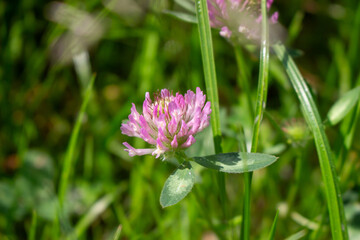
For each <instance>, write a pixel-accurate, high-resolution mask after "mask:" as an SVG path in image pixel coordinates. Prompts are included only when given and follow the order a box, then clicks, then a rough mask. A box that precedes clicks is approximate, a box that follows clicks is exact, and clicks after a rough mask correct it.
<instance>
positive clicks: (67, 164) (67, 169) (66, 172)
mask: <svg viewBox="0 0 360 240" xmlns="http://www.w3.org/2000/svg"><path fill="white" fill-rule="evenodd" d="M94 81H95V75H93V77H92V79H91V81H90V83H89V86H88V87H87V89H86V92H85V95H84V100H83V103H82V105H81V108H80V112H79V115H78V118H77V119H76V122H75V126H74V128H73V130H72V133H71V137H70V142H69V145H68V148H67V150H66V155H65V159H64V164H63V169H62V172H61V178H60V187H59V203H60V207H61V208H62V207H63V204H64V200H65V194H66V190H67V187H68V183H69V178H70V174H71V171H72V168H73V167H74V166H73V164H72V163H73V157H74V151H75V146H76V142H77V139H78V136H79V132H80V127H81V124H82V122H83V119H84V116H85V111H86V107H87V105H88V102H89V99H90V96H91V92H92V87H93V85H94Z"/></svg>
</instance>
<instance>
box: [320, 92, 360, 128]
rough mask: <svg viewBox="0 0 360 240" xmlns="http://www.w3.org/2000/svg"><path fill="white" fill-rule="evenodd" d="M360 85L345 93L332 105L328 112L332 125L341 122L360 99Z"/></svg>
mask: <svg viewBox="0 0 360 240" xmlns="http://www.w3.org/2000/svg"><path fill="white" fill-rule="evenodd" d="M359 96H360V86H359V87H357V88H354V89H352V90H350V91H349V92H347V93H345V94H344V95H343V96H342V97H341V98H340V99H339V100H337V101H336V103H335V104H334V105H333V106H332V107H331V109H330V110H329V112H328V114H327V119H328V121H329V122H330V124H331V125H335V124H337V123H338V122H340V121H341V120H342V119H343V118H344V117H345V116H346V115H347V114H348V113H349V112H350V111H351V109H353V108H354V106H355V105H356V103H357V102H358V101H359Z"/></svg>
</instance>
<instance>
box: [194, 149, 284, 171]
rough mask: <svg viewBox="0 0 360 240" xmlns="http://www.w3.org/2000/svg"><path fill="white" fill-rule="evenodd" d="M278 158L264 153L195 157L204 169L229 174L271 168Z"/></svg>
mask: <svg viewBox="0 0 360 240" xmlns="http://www.w3.org/2000/svg"><path fill="white" fill-rule="evenodd" d="M276 159H277V157H275V156H272V155H267V154H262V153H246V152H239V153H236V152H234V153H220V154H216V155H211V156H206V157H194V160H195V162H197V163H198V164H200V165H201V166H203V167H206V168H210V169H215V170H218V171H220V172H227V173H244V172H252V171H255V170H257V169H260V168H264V167H266V166H269V165H270V164H272V163H274V162H275V161H276Z"/></svg>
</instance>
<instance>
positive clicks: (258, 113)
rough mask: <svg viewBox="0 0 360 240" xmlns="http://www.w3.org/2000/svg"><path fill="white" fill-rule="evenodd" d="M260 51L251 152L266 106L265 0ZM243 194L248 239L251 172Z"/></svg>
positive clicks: (244, 229)
mask: <svg viewBox="0 0 360 240" xmlns="http://www.w3.org/2000/svg"><path fill="white" fill-rule="evenodd" d="M261 15H262V21H261V29H262V30H261V51H260V70H259V82H258V90H257V101H256V110H255V122H254V127H253V135H252V141H251V152H256V151H257V146H258V142H259V133H260V124H261V120H262V117H263V115H264V110H265V106H266V97H267V88H268V72H269V28H268V22H267V14H266V0H262V1H261ZM244 178H245V180H244V183H245V194H244V212H243V224H242V237H243V238H242V239H245V240H248V239H250V207H251V206H250V203H251V180H252V173H251V172H248V173H245V174H244Z"/></svg>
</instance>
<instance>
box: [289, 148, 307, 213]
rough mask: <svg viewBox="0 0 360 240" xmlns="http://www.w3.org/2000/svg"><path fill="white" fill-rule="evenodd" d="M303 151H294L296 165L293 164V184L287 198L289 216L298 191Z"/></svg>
mask: <svg viewBox="0 0 360 240" xmlns="http://www.w3.org/2000/svg"><path fill="white" fill-rule="evenodd" d="M303 151H304V149H296V155H297V156H296V163H295V179H294V183H293V184H292V185H291V187H290V190H289V195H288V197H287V209H288V211H287V215H288V216H289V215H290V214H289V213H290V212H291V208H292V206H293V203H294V201H295V198H296V194H297V192H298V190H299V184H300V177H301V172H302V166H303V160H304V159H303V156H304V155H303V154H304V153H303Z"/></svg>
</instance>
